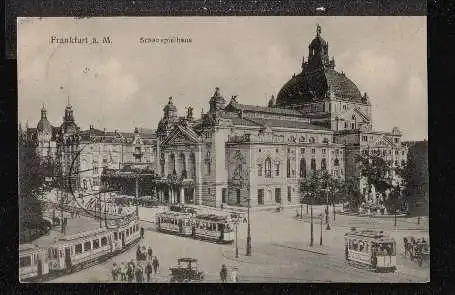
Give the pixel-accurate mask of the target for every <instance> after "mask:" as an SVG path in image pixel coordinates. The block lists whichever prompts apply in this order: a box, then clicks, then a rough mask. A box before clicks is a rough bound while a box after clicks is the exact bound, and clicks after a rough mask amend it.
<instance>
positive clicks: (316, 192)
mask: <svg viewBox="0 0 455 295" xmlns="http://www.w3.org/2000/svg"><path fill="white" fill-rule="evenodd" d="M340 187H341V183H340V182H339V181H338V180H337V179H335V178H333V177H332V175H330V174H329V173H328V172H327V170H324V169H322V170H315V171H313V172H312V173H311V175H310V177H308V178H303V179H301V180H300V193H301V194H302V197H303V199H304V201H310V202H312V204H326V203H327V194H328V197H329V203H332V202H333V201H334V197H335V193H336V192H338V191H339V189H340Z"/></svg>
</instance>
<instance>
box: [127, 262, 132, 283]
mask: <svg viewBox="0 0 455 295" xmlns="http://www.w3.org/2000/svg"><path fill="white" fill-rule="evenodd" d="M126 276H127V277H128V283H132V282H133V277H134V264H132V263H129V264H128V270H127V271H126Z"/></svg>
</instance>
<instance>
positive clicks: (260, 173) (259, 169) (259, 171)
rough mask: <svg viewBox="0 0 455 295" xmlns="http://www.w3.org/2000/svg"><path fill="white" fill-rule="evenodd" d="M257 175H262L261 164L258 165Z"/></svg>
mask: <svg viewBox="0 0 455 295" xmlns="http://www.w3.org/2000/svg"><path fill="white" fill-rule="evenodd" d="M258 176H262V164H259V165H258Z"/></svg>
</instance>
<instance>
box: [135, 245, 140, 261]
mask: <svg viewBox="0 0 455 295" xmlns="http://www.w3.org/2000/svg"><path fill="white" fill-rule="evenodd" d="M140 259H141V246H139V245H137V250H136V260H140Z"/></svg>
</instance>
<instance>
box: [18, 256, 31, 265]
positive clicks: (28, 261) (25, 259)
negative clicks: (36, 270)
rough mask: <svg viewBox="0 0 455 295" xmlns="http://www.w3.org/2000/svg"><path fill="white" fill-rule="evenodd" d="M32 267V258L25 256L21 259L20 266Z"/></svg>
mask: <svg viewBox="0 0 455 295" xmlns="http://www.w3.org/2000/svg"><path fill="white" fill-rule="evenodd" d="M30 265H32V258H31V257H30V256H24V257H20V258H19V266H20V267H26V266H30Z"/></svg>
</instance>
